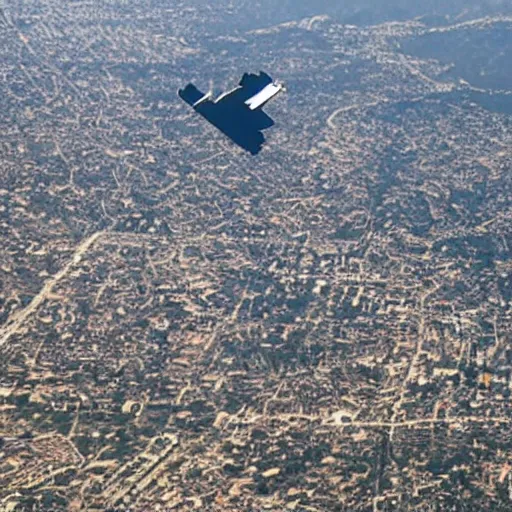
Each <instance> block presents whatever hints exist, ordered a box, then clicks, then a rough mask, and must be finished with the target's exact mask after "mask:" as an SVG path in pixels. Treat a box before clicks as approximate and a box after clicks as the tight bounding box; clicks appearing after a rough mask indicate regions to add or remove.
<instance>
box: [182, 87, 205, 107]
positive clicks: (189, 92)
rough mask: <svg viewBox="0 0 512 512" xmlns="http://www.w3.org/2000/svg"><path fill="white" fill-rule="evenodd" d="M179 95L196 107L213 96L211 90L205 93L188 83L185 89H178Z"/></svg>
mask: <svg viewBox="0 0 512 512" xmlns="http://www.w3.org/2000/svg"><path fill="white" fill-rule="evenodd" d="M178 95H179V97H180V98H181V99H182V100H183V101H185V102H186V103H188V104H189V105H191V106H192V107H194V108H195V107H197V106H198V105H200V104H201V103H202V102H203V101H206V100H209V99H210V98H211V96H212V91H211V90H210V91H208V92H207V93H206V94H203V93H202V92H201V91H200V90H199V89H198V88H197V87H196V86H195V85H193V84H188V85H187V86H186V87H185V88H184V89H180V90H179V91H178Z"/></svg>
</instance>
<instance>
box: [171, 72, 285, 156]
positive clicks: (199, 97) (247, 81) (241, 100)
mask: <svg viewBox="0 0 512 512" xmlns="http://www.w3.org/2000/svg"><path fill="white" fill-rule="evenodd" d="M285 90H286V89H285V87H284V85H283V84H282V83H280V82H275V81H273V80H272V78H271V77H270V76H269V75H267V73H264V72H263V71H260V73H259V75H256V74H254V73H244V75H243V77H242V79H241V80H240V83H239V84H238V86H237V87H235V88H234V89H232V90H230V91H227V92H224V93H222V94H221V95H220V96H219V97H218V98H216V99H214V100H212V96H213V94H212V92H211V91H209V92H207V93H206V94H203V93H202V92H201V91H199V89H197V87H196V86H195V85H193V84H188V85H187V86H186V87H185V88H184V89H180V90H179V91H178V95H179V96H180V98H182V99H183V100H184V101H185V102H186V103H188V104H189V105H190V106H191V107H192V108H193V109H194V110H195V111H196V112H197V113H199V114H201V115H202V116H203V117H204V118H205V119H206V120H208V121H209V122H210V123H211V124H213V125H214V126H215V127H216V128H218V129H219V130H220V131H221V132H222V133H224V134H225V135H227V136H228V137H229V138H230V139H231V140H232V141H233V142H234V143H235V144H237V145H239V146H240V147H242V148H243V149H245V150H246V151H248V152H249V153H251V154H252V155H256V154H257V153H259V152H260V151H261V148H262V146H263V143H264V142H265V138H264V136H263V134H262V130H264V129H266V128H270V127H271V126H273V125H274V121H273V119H272V118H271V117H270V116H268V115H267V114H266V113H265V112H263V110H262V107H263V106H264V105H266V104H267V103H268V102H269V101H270V100H271V99H272V98H274V97H275V96H277V95H278V94H279V93H280V92H281V91H285Z"/></svg>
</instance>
